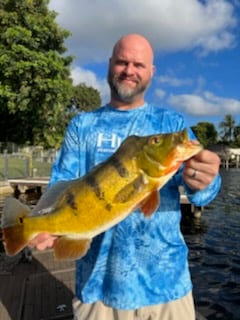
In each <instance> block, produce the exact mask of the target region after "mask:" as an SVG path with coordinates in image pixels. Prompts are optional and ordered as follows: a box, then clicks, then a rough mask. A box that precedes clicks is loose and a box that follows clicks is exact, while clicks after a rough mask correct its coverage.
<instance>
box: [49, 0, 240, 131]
mask: <svg viewBox="0 0 240 320" xmlns="http://www.w3.org/2000/svg"><path fill="white" fill-rule="evenodd" d="M49 7H50V9H51V10H54V11H56V12H57V13H58V16H57V22H58V24H59V25H60V26H61V27H62V28H65V29H67V30H69V31H70V32H71V34H72V35H71V37H69V38H68V39H67V41H66V47H67V49H68V52H67V53H68V54H72V55H74V56H75V60H74V62H73V64H72V71H71V76H72V79H73V82H74V84H75V85H77V84H79V83H82V82H84V83H86V85H89V86H92V87H95V88H96V89H98V90H99V92H100V94H101V97H102V101H103V103H107V102H108V100H109V89H108V85H107V83H106V73H107V67H108V65H107V64H108V59H109V57H110V54H111V50H112V46H113V44H114V43H115V42H116V40H118V38H119V37H121V36H122V35H124V34H127V33H140V34H142V35H144V36H146V37H147V38H148V39H149V40H150V42H151V43H152V46H153V48H154V52H155V66H156V73H155V76H154V78H153V81H152V85H151V88H150V89H149V90H148V93H147V96H146V98H147V100H148V101H149V102H153V103H155V104H158V105H160V106H165V107H168V108H173V109H175V110H177V111H178V112H180V113H182V114H184V115H185V117H186V119H187V121H188V124H189V125H190V126H192V125H196V124H197V123H198V122H200V121H208V122H212V123H214V124H215V126H216V128H217V129H218V125H219V123H220V122H221V121H222V120H223V119H224V116H225V115H226V114H231V115H232V116H233V118H234V119H235V121H236V124H239V125H240V28H239V27H240V0H205V1H204V0H201V1H200V0H148V1H144V0H111V1H109V0H95V1H93V0H61V1H59V0H50V4H49Z"/></svg>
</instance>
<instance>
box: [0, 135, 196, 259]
mask: <svg viewBox="0 0 240 320" xmlns="http://www.w3.org/2000/svg"><path fill="white" fill-rule="evenodd" d="M201 149H202V147H201V145H199V144H196V143H194V142H191V141H190V140H189V139H188V135H187V131H186V129H185V130H183V131H180V132H176V133H171V134H159V135H151V136H146V137H137V136H130V137H128V138H127V139H125V140H124V141H123V143H122V144H121V145H120V147H119V148H118V150H117V151H116V152H115V153H114V154H113V155H112V156H111V157H110V158H109V159H108V160H106V161H105V162H103V163H101V164H99V165H98V166H96V167H94V168H93V169H92V170H91V171H90V172H89V173H88V174H87V175H85V176H84V177H82V178H80V179H76V180H72V181H61V182H58V183H56V184H55V185H53V186H52V187H50V188H49V190H48V191H46V192H45V193H44V195H43V196H42V197H41V199H40V201H39V202H38V204H37V206H36V207H35V208H34V209H33V211H32V212H30V209H29V208H28V207H27V206H25V205H23V204H22V203H20V202H19V201H18V200H17V199H14V198H7V199H6V203H5V206H4V210H3V216H2V231H3V239H4V245H5V250H6V253H7V254H8V255H15V254H16V253H17V252H19V251H20V250H22V249H23V248H24V247H25V246H27V243H28V242H29V241H30V240H31V239H32V238H34V237H35V236H36V235H37V234H40V233H43V232H48V233H50V234H52V235H57V236H59V238H58V239H57V240H56V242H55V245H54V254H55V257H56V258H57V259H77V258H80V257H82V256H83V255H84V254H85V253H86V252H87V250H88V249H89V246H90V243H91V239H92V238H93V237H94V236H96V235H98V234H100V233H102V232H104V231H105V230H107V229H109V228H110V227H112V226H114V225H116V224H117V223H119V222H120V221H122V220H123V219H124V218H126V217H127V216H128V215H129V214H130V213H131V212H132V211H133V210H134V209H136V208H137V207H139V208H141V210H142V211H143V213H144V214H145V215H146V216H148V215H150V214H152V213H153V212H154V211H155V210H156V209H157V207H158V206H159V192H158V190H159V189H160V188H161V187H162V186H163V185H164V184H165V183H166V182H167V181H168V180H169V179H170V178H171V177H172V176H173V175H174V173H175V172H176V171H177V170H178V169H179V167H180V166H181V164H182V162H183V161H185V160H187V159H189V158H190V157H192V156H193V155H195V154H196V153H198V152H199V151H200V150H201Z"/></svg>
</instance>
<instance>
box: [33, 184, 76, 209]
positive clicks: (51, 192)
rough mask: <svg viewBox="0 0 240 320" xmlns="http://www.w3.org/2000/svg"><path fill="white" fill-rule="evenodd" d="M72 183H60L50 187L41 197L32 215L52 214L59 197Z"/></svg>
mask: <svg viewBox="0 0 240 320" xmlns="http://www.w3.org/2000/svg"><path fill="white" fill-rule="evenodd" d="M71 183H72V181H59V182H57V183H55V184H54V185H53V186H51V187H49V188H48V189H47V190H46V192H44V194H43V195H42V196H41V198H40V200H39V201H38V203H37V205H36V206H35V207H34V209H33V210H32V212H31V214H32V215H42V214H44V213H48V212H51V211H52V210H53V209H54V207H55V203H56V201H57V199H58V198H59V196H60V195H61V194H62V193H63V192H64V191H65V190H66V189H67V188H68V187H69V185H70V184H71Z"/></svg>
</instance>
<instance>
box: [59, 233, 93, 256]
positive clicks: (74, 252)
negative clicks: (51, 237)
mask: <svg viewBox="0 0 240 320" xmlns="http://www.w3.org/2000/svg"><path fill="white" fill-rule="evenodd" d="M91 241H92V240H91V239H73V238H67V237H60V238H58V239H57V240H56V241H55V244H54V255H55V258H56V259H57V260H62V259H68V260H76V259H80V258H82V257H83V256H84V255H85V254H86V253H87V251H88V249H89V248H90V244H91Z"/></svg>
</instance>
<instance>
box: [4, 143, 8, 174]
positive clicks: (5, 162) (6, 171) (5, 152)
mask: <svg viewBox="0 0 240 320" xmlns="http://www.w3.org/2000/svg"><path fill="white" fill-rule="evenodd" d="M3 154H4V180H8V153H7V150H6V149H5V150H4V152H3Z"/></svg>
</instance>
